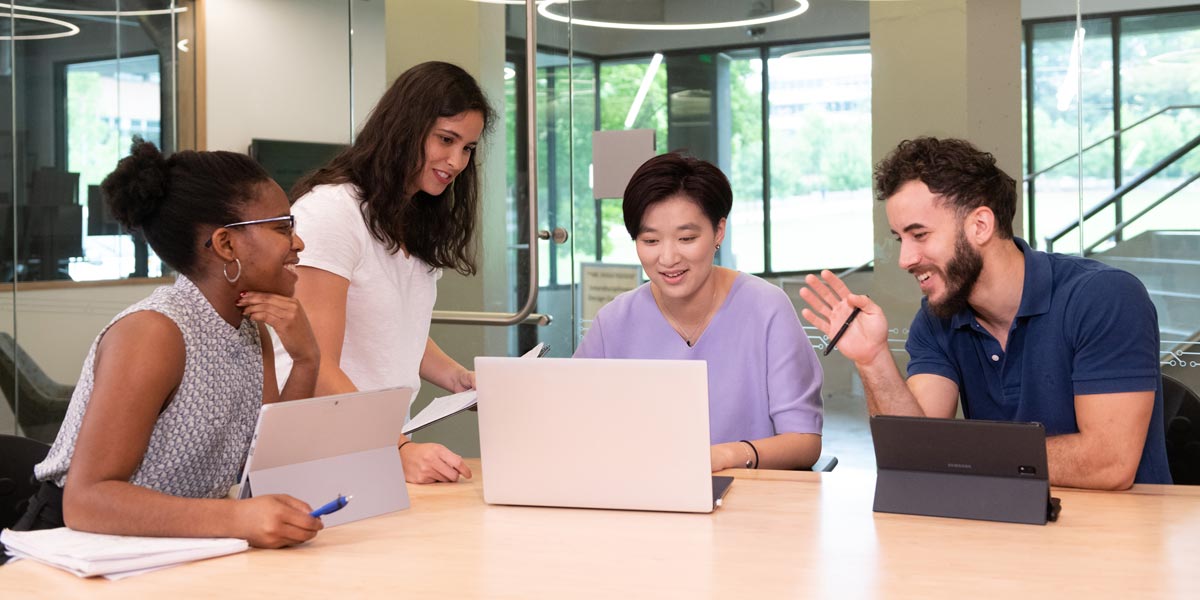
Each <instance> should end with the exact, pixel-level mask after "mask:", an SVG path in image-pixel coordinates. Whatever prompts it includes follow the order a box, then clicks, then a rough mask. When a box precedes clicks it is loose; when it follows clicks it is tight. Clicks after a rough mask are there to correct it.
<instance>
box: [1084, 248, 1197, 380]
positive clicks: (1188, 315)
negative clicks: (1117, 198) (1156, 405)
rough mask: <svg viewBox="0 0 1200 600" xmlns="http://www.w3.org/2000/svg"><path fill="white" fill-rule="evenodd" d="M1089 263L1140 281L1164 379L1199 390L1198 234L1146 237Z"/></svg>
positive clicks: (1101, 253) (1105, 253)
mask: <svg viewBox="0 0 1200 600" xmlns="http://www.w3.org/2000/svg"><path fill="white" fill-rule="evenodd" d="M1090 258H1094V259H1096V260H1099V261H1101V262H1103V263H1106V264H1109V265H1112V266H1114V267H1117V268H1119V269H1123V270H1125V271H1129V272H1130V273H1132V274H1133V275H1135V276H1136V277H1137V278H1138V279H1140V280H1142V283H1143V284H1145V285H1146V290H1147V291H1148V292H1150V299H1151V300H1152V301H1153V302H1154V307H1155V308H1156V309H1157V310H1158V328H1159V332H1160V336H1161V339H1162V361H1161V362H1162V371H1163V373H1164V374H1166V375H1171V376H1173V377H1175V378H1176V379H1179V380H1180V381H1182V382H1184V383H1186V384H1187V385H1188V387H1190V388H1191V389H1200V231H1195V230H1186V231H1147V232H1145V233H1142V234H1139V235H1137V236H1135V237H1133V238H1130V239H1128V240H1124V241H1122V242H1121V243H1119V244H1117V245H1115V246H1113V247H1112V248H1110V249H1108V250H1105V251H1104V252H1098V253H1096V254H1092V255H1091V256H1090Z"/></svg>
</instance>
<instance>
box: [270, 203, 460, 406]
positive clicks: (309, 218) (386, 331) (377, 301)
mask: <svg viewBox="0 0 1200 600" xmlns="http://www.w3.org/2000/svg"><path fill="white" fill-rule="evenodd" d="M292 213H293V214H295V215H296V233H297V234H298V235H299V236H300V238H301V239H303V240H304V251H303V252H301V253H300V265H301V266H305V267H314V268H317V269H321V270H323V271H328V272H330V273H333V274H334V275H337V276H339V277H344V278H346V279H347V280H349V281H350V287H349V289H348V290H347V292H346V334H345V338H344V340H343V341H342V360H341V368H342V371H343V372H345V373H346V375H347V376H349V377H350V380H351V381H353V382H354V385H355V386H357V387H358V389H360V390H377V389H381V388H386V387H396V386H403V387H408V388H412V390H413V397H414V398H415V397H416V392H417V391H418V390H419V389H420V387H421V377H420V367H421V357H422V356H424V355H425V343H426V340H428V339H429V322H430V319H431V318H432V316H433V304H434V302H435V301H436V300H437V280H438V279H440V278H441V277H442V270H441V269H430V268H429V265H428V264H426V263H425V261H422V260H421V259H419V258H415V257H407V256H405V255H404V252H403V251H397V252H396V253H395V254H391V253H389V252H388V250H387V246H385V245H384V244H383V243H382V242H380V241H379V240H376V239H375V238H374V237H373V236H372V235H371V232H370V230H369V229H368V228H367V223H366V221H365V219H364V218H363V214H362V211H361V209H360V203H359V201H358V189H357V188H356V187H355V186H353V185H351V184H338V185H321V186H317V187H315V188H313V190H312V191H311V192H309V193H307V194H305V195H304V196H302V197H301V198H300V199H299V200H297V201H296V203H295V205H293V206H292ZM272 340H273V341H274V343H275V372H276V376H277V377H278V381H279V386H280V388H281V389H282V387H283V385H284V383H285V382H286V381H287V376H288V374H289V373H290V372H291V370H292V360H291V357H290V356H288V354H287V352H286V351H284V349H283V346H282V345H281V344H280V343H279V338H278V337H276V336H275V335H274V334H272Z"/></svg>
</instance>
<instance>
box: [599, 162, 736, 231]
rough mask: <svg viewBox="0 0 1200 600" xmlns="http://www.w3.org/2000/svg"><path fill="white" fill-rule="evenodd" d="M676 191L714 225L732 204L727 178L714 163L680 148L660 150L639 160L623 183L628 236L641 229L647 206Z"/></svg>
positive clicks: (623, 205)
mask: <svg viewBox="0 0 1200 600" xmlns="http://www.w3.org/2000/svg"><path fill="white" fill-rule="evenodd" d="M677 194H682V195H684V196H686V197H688V198H689V199H691V200H692V202H695V203H696V204H697V205H698V206H699V207H700V210H701V211H703V212H704V216H706V217H708V220H709V221H712V226H713V229H716V227H717V225H718V224H719V223H720V222H721V219H724V218H725V217H728V216H729V211H730V210H731V209H732V208H733V190H732V189H731V188H730V186H729V179H728V178H726V177H725V174H724V173H722V172H721V169H719V168H717V166H716V165H714V164H712V163H710V162H707V161H703V160H700V159H698V158H696V157H694V156H688V155H686V154H683V153H681V152H668V153H666V154H660V155H658V156H655V157H654V158H651V159H650V160H648V161H646V162H644V163H642V166H640V167H638V169H637V171H635V172H634V174H633V177H631V178H630V179H629V184H628V185H626V186H625V197H624V200H623V201H622V205H621V208H622V209H623V210H624V212H625V229H626V230H627V231H628V232H629V237H630V238H633V239H637V236H638V234H639V233H641V231H642V217H644V216H645V215H646V210H647V209H649V208H650V207H651V206H653V205H654V204H657V203H659V202H662V201H663V200H666V199H667V198H670V197H671V196H675V195H677Z"/></svg>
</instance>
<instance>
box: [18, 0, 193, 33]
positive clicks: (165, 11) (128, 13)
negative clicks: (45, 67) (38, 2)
mask: <svg viewBox="0 0 1200 600" xmlns="http://www.w3.org/2000/svg"><path fill="white" fill-rule="evenodd" d="M0 8H11V9H12V10H21V11H25V12H31V13H44V14H49V15H66V16H80V17H83V16H87V17H148V16H153V15H170V14H174V13H181V12H187V7H186V6H180V7H177V8H158V9H151V10H81V9H75V8H45V7H41V6H23V5H20V4H9V3H6V2H0ZM13 16H14V17H16V18H18V19H20V18H23V17H22V16H21V15H20V14H19V13H13ZM2 18H4V17H3V15H0V19H2ZM34 20H35V21H40V20H42V19H34ZM56 24H57V23H56ZM71 35H74V34H71ZM59 37H63V36H59ZM0 39H8V38H0ZM17 39H23V38H21V37H18V38H17ZM31 39H36V38H31Z"/></svg>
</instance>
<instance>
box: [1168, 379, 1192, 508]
mask: <svg viewBox="0 0 1200 600" xmlns="http://www.w3.org/2000/svg"><path fill="white" fill-rule="evenodd" d="M1162 382H1163V425H1164V426H1165V427H1166V430H1167V464H1168V465H1169V466H1170V468H1171V479H1173V480H1174V481H1175V483H1176V485H1200V397H1197V395H1196V392H1194V391H1192V390H1191V389H1190V388H1188V387H1187V386H1186V385H1184V383H1183V382H1181V381H1179V380H1178V379H1175V378H1174V377H1171V376H1170V375H1163V376H1162Z"/></svg>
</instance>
